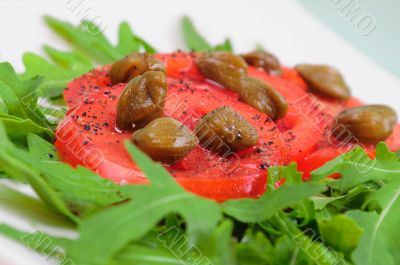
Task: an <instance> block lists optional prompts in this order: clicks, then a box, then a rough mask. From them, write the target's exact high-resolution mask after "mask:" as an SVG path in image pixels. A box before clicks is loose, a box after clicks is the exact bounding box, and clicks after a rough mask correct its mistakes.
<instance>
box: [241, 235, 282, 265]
mask: <svg viewBox="0 0 400 265" xmlns="http://www.w3.org/2000/svg"><path fill="white" fill-rule="evenodd" d="M274 254H275V253H274V249H273V246H272V243H271V242H270V241H269V239H268V238H267V237H266V236H265V235H264V234H263V233H262V232H255V233H254V234H253V231H249V232H248V233H247V234H246V235H245V237H244V238H243V240H242V242H240V244H238V246H237V256H238V263H239V264H240V265H259V264H274V262H273V261H274V259H275V257H276V256H274Z"/></svg>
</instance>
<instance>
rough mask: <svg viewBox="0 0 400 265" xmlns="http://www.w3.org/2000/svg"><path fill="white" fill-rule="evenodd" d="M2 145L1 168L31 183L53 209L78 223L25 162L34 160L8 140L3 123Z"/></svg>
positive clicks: (1, 126) (0, 129) (1, 131)
mask: <svg viewBox="0 0 400 265" xmlns="http://www.w3.org/2000/svg"><path fill="white" fill-rule="evenodd" d="M0 143H1V146H2V149H1V150H0V168H1V169H2V170H3V171H4V172H5V173H7V174H8V175H10V176H12V177H14V178H16V179H23V180H24V181H26V182H27V183H29V185H31V187H32V188H33V189H34V190H35V191H36V193H37V194H38V195H39V197H40V198H41V199H42V200H43V201H44V202H46V203H47V204H48V205H49V206H50V207H51V208H52V209H54V210H55V211H56V212H57V213H60V214H62V215H65V216H66V217H68V218H70V219H71V220H72V221H75V222H77V218H76V217H75V216H74V215H73V214H72V213H71V212H70V210H69V209H68V208H67V207H66V205H65V204H64V202H63V201H62V200H61V198H60V197H59V196H58V195H57V194H56V192H55V191H54V190H53V189H52V188H51V187H50V186H49V185H48V184H47V183H46V182H45V181H44V180H43V179H42V178H41V176H40V173H39V172H38V171H37V170H35V169H34V168H32V167H30V166H29V165H27V164H25V163H24V162H23V161H24V160H30V161H32V159H31V157H29V155H27V153H26V152H25V151H24V150H22V149H19V148H17V147H15V146H14V145H13V143H12V142H11V141H9V140H8V138H7V136H6V132H5V128H4V125H3V124H2V123H0Z"/></svg>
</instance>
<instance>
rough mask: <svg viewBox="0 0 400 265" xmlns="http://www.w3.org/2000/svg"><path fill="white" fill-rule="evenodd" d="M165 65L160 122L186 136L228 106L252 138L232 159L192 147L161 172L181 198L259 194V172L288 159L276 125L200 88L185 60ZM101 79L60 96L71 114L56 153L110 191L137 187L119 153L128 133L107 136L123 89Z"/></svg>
mask: <svg viewBox="0 0 400 265" xmlns="http://www.w3.org/2000/svg"><path fill="white" fill-rule="evenodd" d="M165 57H166V56H164V58H163V60H164V61H166V66H167V74H168V76H169V78H168V93H167V98H166V102H165V111H164V112H165V115H167V116H170V117H173V118H175V119H177V120H179V121H181V122H183V123H184V124H185V125H186V126H188V127H189V128H190V129H192V130H193V129H194V127H195V125H196V124H197V122H198V121H199V119H200V118H201V117H202V116H203V115H205V114H206V113H208V112H210V111H212V110H214V109H216V108H218V107H221V106H225V105H229V106H231V107H232V108H233V109H235V110H236V111H238V112H239V113H241V114H242V116H243V117H244V118H245V119H246V120H247V121H248V122H249V123H250V124H251V125H252V126H253V127H254V128H256V129H257V131H258V134H259V141H258V143H257V145H256V146H254V147H252V148H249V149H247V150H242V151H241V152H239V153H232V154H230V155H229V156H227V157H220V156H217V155H215V154H213V153H210V152H209V151H207V150H205V149H203V148H202V147H200V146H198V147H196V148H195V149H194V150H193V151H192V152H191V153H190V154H189V155H188V156H187V157H185V159H183V160H182V161H180V162H179V163H176V164H174V165H165V166H166V168H167V169H168V170H169V171H170V172H171V173H172V175H173V176H174V177H175V178H176V180H177V181H178V182H179V183H180V184H181V185H182V186H183V187H185V188H186V189H187V190H189V191H192V192H194V193H197V194H199V195H202V196H206V197H209V198H213V199H215V200H218V201H223V200H226V199H230V198H239V197H255V196H259V195H260V194H262V193H263V192H264V191H265V182H266V171H267V168H268V167H269V166H273V165H284V164H287V163H288V161H289V159H290V157H289V154H288V151H287V148H286V143H285V141H284V139H283V136H282V134H281V133H280V131H279V129H278V127H277V126H276V124H275V123H274V122H273V121H272V120H271V119H270V118H269V117H268V116H266V115H265V114H263V113H260V112H259V111H257V110H255V109H253V108H252V107H250V106H248V105H247V104H244V103H242V102H239V101H238V99H237V98H238V95H237V94H236V93H233V92H231V91H230V90H227V89H224V88H222V87H219V86H217V85H215V84H213V83H210V82H208V81H206V80H205V79H204V78H203V77H202V76H201V75H200V74H199V73H198V71H197V69H196V68H194V67H193V65H192V60H191V57H190V56H189V57H185V56H174V57H172V56H171V57H167V58H165ZM182 57H183V58H182ZM185 58H186V59H185ZM175 60H178V62H179V66H177V65H175V64H174V62H175ZM177 64H178V63H177ZM108 71H109V68H108V67H102V68H99V69H95V70H93V71H92V72H91V73H88V74H86V75H84V76H82V77H81V78H79V79H77V80H74V81H73V82H71V83H70V85H69V88H68V90H66V91H65V95H64V96H65V99H66V101H67V102H68V104H69V106H70V108H71V109H70V111H69V112H68V115H67V117H66V119H65V120H64V121H63V122H62V123H61V124H60V125H59V127H58V130H57V141H56V147H57V149H58V150H59V153H60V155H61V157H62V159H63V160H64V161H66V162H68V163H70V164H72V165H84V166H86V167H89V168H91V169H92V170H94V171H95V172H97V173H99V174H100V175H102V176H103V177H105V178H109V179H112V180H113V181H115V182H117V183H145V182H146V178H145V176H144V175H143V174H142V172H141V171H140V170H139V169H138V168H137V167H136V165H135V164H134V163H133V162H132V161H131V159H130V157H129V155H128V153H127V152H126V150H125V148H124V146H123V143H124V141H126V140H128V139H129V138H130V137H131V134H132V133H130V132H120V131H118V130H116V129H115V117H116V105H117V103H118V99H119V95H120V94H121V92H122V91H123V89H124V87H125V84H119V85H116V86H110V84H109V77H108Z"/></svg>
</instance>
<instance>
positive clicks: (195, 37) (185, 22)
mask: <svg viewBox="0 0 400 265" xmlns="http://www.w3.org/2000/svg"><path fill="white" fill-rule="evenodd" d="M182 34H183V38H184V39H185V42H186V46H187V47H188V48H189V49H190V50H193V51H211V49H212V47H211V45H210V44H209V43H208V42H207V41H206V40H205V39H204V37H203V36H201V35H200V33H199V32H198V31H197V30H196V28H195V26H194V25H193V22H192V20H190V18H189V17H188V16H184V17H183V18H182Z"/></svg>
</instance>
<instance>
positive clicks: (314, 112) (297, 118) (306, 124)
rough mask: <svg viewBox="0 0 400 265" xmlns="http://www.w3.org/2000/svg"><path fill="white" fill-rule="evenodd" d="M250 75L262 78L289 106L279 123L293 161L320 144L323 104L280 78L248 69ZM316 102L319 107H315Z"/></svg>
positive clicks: (323, 127) (323, 125)
mask: <svg viewBox="0 0 400 265" xmlns="http://www.w3.org/2000/svg"><path fill="white" fill-rule="evenodd" d="M249 75H251V76H253V77H257V78H260V79H262V80H264V81H265V82H266V83H268V84H270V85H271V86H273V87H274V88H275V89H276V90H277V91H279V92H280V93H281V94H282V95H283V97H285V99H286V101H287V102H288V104H289V108H288V112H287V114H286V116H285V117H284V118H283V119H281V120H279V121H278V122H277V125H278V127H279V129H280V131H281V132H282V134H283V135H284V139H285V142H286V144H287V146H288V148H289V152H290V155H291V158H292V160H293V161H297V160H298V159H300V158H301V157H303V156H305V155H307V154H308V153H310V152H311V151H312V150H313V148H314V146H315V145H316V144H317V143H318V142H319V141H320V139H321V137H322V132H323V130H324V129H325V126H326V124H324V123H320V122H319V121H318V117H319V116H324V115H325V112H324V109H323V105H321V104H320V103H319V102H314V101H315V100H314V97H312V96H311V95H310V94H308V93H306V92H305V91H304V90H303V89H301V88H299V87H297V86H296V85H294V84H293V83H291V82H289V81H287V80H284V79H282V78H280V77H276V76H269V75H267V74H266V73H265V72H264V71H262V70H260V69H256V68H252V67H250V68H249ZM315 103H317V104H315Z"/></svg>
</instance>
